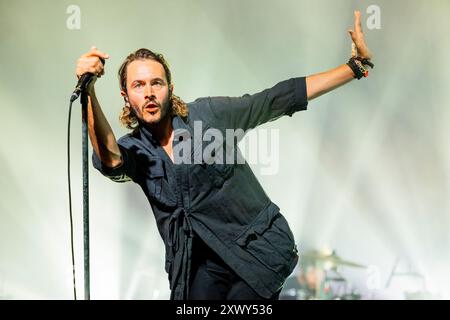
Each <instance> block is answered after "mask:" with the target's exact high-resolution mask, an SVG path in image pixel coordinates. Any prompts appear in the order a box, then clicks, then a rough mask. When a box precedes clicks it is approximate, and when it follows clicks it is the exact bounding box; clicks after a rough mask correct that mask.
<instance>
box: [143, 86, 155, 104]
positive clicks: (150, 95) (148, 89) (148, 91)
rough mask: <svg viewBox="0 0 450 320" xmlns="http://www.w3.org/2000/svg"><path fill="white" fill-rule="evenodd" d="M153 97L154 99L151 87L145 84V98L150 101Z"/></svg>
mask: <svg viewBox="0 0 450 320" xmlns="http://www.w3.org/2000/svg"><path fill="white" fill-rule="evenodd" d="M153 97H155V95H154V92H153V86H152V85H151V84H147V85H146V86H145V98H146V99H150V100H151V99H152V98H153Z"/></svg>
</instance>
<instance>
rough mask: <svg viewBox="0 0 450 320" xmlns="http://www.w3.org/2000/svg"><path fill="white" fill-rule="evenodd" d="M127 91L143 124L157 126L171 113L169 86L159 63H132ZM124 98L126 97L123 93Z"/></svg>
mask: <svg viewBox="0 0 450 320" xmlns="http://www.w3.org/2000/svg"><path fill="white" fill-rule="evenodd" d="M170 89H172V88H170ZM127 91H128V99H129V103H130V105H131V107H132V108H133V110H134V112H135V114H136V116H137V117H138V118H139V119H140V120H141V121H142V122H144V123H146V124H149V125H155V124H158V123H159V122H160V121H161V120H162V119H164V118H165V117H166V116H167V114H168V113H169V86H168V84H167V79H166V73H165V71H164V67H163V66H162V64H160V63H159V62H157V61H154V60H150V59H146V60H135V61H133V62H131V63H130V64H129V65H128V67H127ZM122 96H126V93H125V92H123V91H122Z"/></svg>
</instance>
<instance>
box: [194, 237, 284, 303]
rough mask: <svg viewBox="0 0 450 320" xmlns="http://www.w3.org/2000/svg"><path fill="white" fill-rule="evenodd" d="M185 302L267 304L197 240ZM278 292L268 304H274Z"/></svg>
mask: <svg viewBox="0 0 450 320" xmlns="http://www.w3.org/2000/svg"><path fill="white" fill-rule="evenodd" d="M194 240H195V241H194V244H193V251H192V253H193V258H192V259H193V260H192V275H191V283H190V291H189V296H188V299H189V300H267V299H265V298H263V297H261V296H260V295H258V294H257V293H256V292H255V291H254V290H253V289H252V288H251V287H250V286H249V285H248V284H247V283H246V282H245V281H244V280H243V279H242V278H240V277H239V276H238V275H237V274H236V273H235V272H234V271H233V270H231V268H230V267H229V266H228V265H227V264H226V263H225V262H224V261H223V260H222V259H221V258H220V257H219V256H218V255H217V254H216V253H215V252H214V251H213V250H212V249H210V248H209V247H208V246H207V245H206V244H205V243H204V242H203V241H201V240H200V238H199V237H195V238H194ZM279 294H280V292H277V293H275V294H274V296H273V297H271V298H270V299H269V300H278V297H279Z"/></svg>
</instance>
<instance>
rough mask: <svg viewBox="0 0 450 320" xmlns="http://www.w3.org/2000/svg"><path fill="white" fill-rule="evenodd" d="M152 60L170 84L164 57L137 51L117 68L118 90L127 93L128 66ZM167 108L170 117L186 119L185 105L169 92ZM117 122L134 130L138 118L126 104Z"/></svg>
mask: <svg viewBox="0 0 450 320" xmlns="http://www.w3.org/2000/svg"><path fill="white" fill-rule="evenodd" d="M146 59H150V60H154V61H157V62H159V63H161V64H162V66H163V67H164V71H165V73H166V78H167V82H168V85H169V86H170V85H171V84H172V75H171V73H170V69H169V64H168V63H167V61H166V59H164V56H163V55H162V54H160V53H156V52H153V51H151V50H149V49H145V48H142V49H139V50H136V51H135V52H133V53H131V54H130V55H128V57H127V58H126V59H125V61H124V62H123V63H122V65H121V66H120V68H119V72H118V75H119V82H120V88H121V89H122V90H123V91H124V92H127V68H128V65H129V64H130V63H131V62H133V61H135V60H146ZM169 107H170V109H171V114H172V115H179V116H180V117H187V115H188V107H187V105H186V103H184V102H183V100H181V99H180V98H179V97H178V96H176V95H174V94H173V93H172V92H171V91H170V92H169ZM119 120H120V122H121V123H122V125H123V126H125V127H126V128H128V129H136V128H137V127H138V126H139V123H138V118H137V117H136V115H135V114H134V111H133V108H131V106H130V105H129V104H126V105H125V106H124V107H123V109H122V112H121V113H120V116H119Z"/></svg>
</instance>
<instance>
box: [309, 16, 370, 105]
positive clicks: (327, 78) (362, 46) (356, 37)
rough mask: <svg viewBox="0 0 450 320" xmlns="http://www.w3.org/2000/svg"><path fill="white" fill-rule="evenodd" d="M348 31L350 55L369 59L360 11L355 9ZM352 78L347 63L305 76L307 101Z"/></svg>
mask: <svg viewBox="0 0 450 320" xmlns="http://www.w3.org/2000/svg"><path fill="white" fill-rule="evenodd" d="M348 32H349V34H350V36H351V38H352V41H353V43H354V46H353V47H354V49H352V56H353V57H358V58H361V59H367V60H370V59H371V58H372V55H371V53H370V51H369V49H368V48H367V45H366V42H365V40H364V33H363V31H362V27H361V12H359V11H355V24H354V30H349V31H348ZM353 79H355V73H354V71H353V70H352V69H351V68H350V67H349V66H348V65H347V64H343V65H341V66H339V67H337V68H334V69H331V70H328V71H325V72H321V73H317V74H313V75H311V76H308V77H306V91H307V96H308V101H309V100H312V99H314V98H317V97H319V96H321V95H323V94H325V93H327V92H329V91H331V90H334V89H336V88H338V87H340V86H341V85H343V84H346V83H348V82H349V81H351V80H353Z"/></svg>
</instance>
